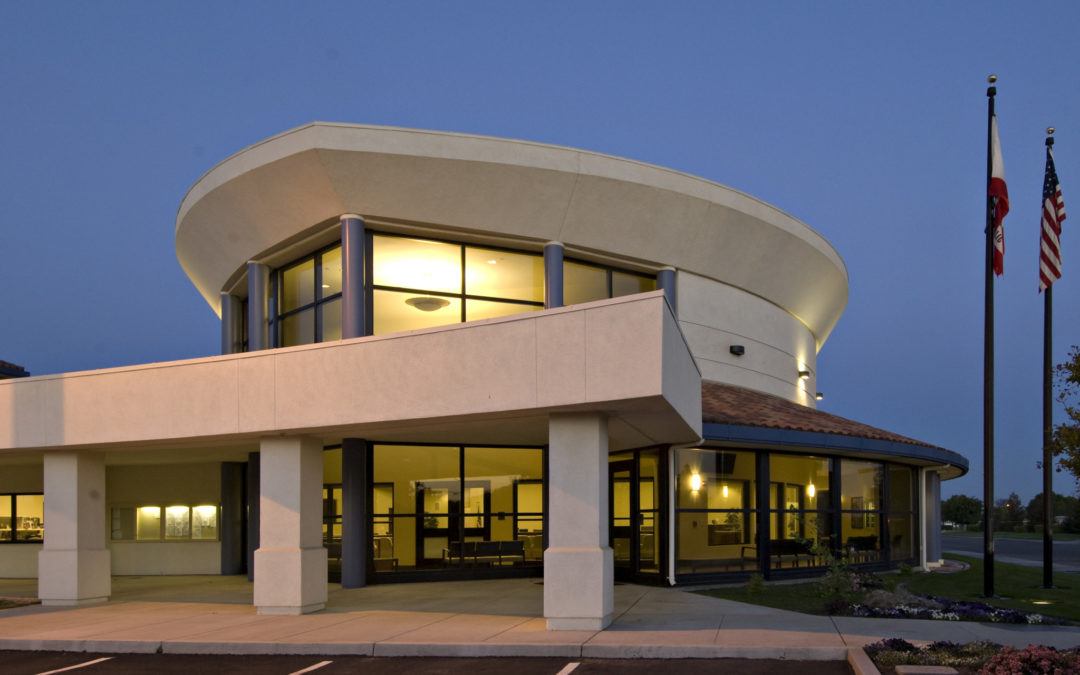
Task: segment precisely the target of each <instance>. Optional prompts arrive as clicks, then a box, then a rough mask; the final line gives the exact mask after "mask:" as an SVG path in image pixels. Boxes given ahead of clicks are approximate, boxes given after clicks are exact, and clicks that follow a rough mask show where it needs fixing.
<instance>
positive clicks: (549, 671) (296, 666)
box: [0, 651, 851, 675]
mask: <svg viewBox="0 0 1080 675" xmlns="http://www.w3.org/2000/svg"><path fill="white" fill-rule="evenodd" d="M659 669H663V670H664V671H665V675H680V674H682V673H740V675H764V674H766V673H769V674H771V673H798V674H799V675H848V674H849V673H850V672H851V670H850V669H849V668H848V665H847V664H846V663H845V662H842V661H771V660H749V659H711V660H706V659H672V660H663V661H656V660H649V659H627V660H623V659H578V660H574V659H541V658H520V659H517V658H514V659H511V658H486V659H466V658H378V657H368V656H342V657H318V656H216V655H215V656H210V655H207V656H199V655H181V654H88V653H82V652H12V651H0V672H3V673H4V674H5V675H45V674H46V673H48V674H49V675H60V674H61V673H63V674H64V675H121V674H123V675H136V674H138V675H144V674H145V673H154V674H155V675H168V674H170V673H183V674H184V675H204V674H206V675H216V674H218V673H221V674H225V673H244V674H245V675H247V674H249V673H250V674H254V675H263V674H266V675H302V674H306V673H312V675H316V674H317V675H333V674H335V673H337V674H340V673H364V675H369V674H371V675H383V674H389V673H410V674H412V673H416V674H418V675H444V674H445V675H449V674H451V673H453V674H455V675H456V674H460V673H469V674H470V675H472V674H473V673H475V674H477V675H488V674H491V675H495V674H496V673H498V674H502V673H508V672H509V673H514V675H571V673H572V674H573V675H601V674H604V675H616V674H619V675H622V674H623V673H641V674H642V675H644V674H645V673H654V672H656V671H657V670H659Z"/></svg>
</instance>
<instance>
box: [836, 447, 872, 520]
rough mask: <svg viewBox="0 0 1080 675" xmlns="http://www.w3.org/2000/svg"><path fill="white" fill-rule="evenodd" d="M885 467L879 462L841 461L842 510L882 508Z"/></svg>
mask: <svg viewBox="0 0 1080 675" xmlns="http://www.w3.org/2000/svg"><path fill="white" fill-rule="evenodd" d="M882 474H883V467H882V465H881V464H880V463H878V462H859V461H855V460H850V459H844V460H841V461H840V508H841V509H854V510H867V511H873V510H874V509H878V508H881V497H880V494H881V482H882V478H883V475H882Z"/></svg>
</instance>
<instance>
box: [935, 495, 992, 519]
mask: <svg viewBox="0 0 1080 675" xmlns="http://www.w3.org/2000/svg"><path fill="white" fill-rule="evenodd" d="M982 508H983V503H982V500H981V499H976V498H975V497H968V496H967V495H953V496H952V497H949V498H948V499H946V500H945V501H943V502H941V519H942V520H948V521H951V522H953V523H959V524H961V525H978V524H979V523H980V522H982Z"/></svg>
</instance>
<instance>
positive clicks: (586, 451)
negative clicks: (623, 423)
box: [544, 413, 615, 630]
mask: <svg viewBox="0 0 1080 675" xmlns="http://www.w3.org/2000/svg"><path fill="white" fill-rule="evenodd" d="M548 444H549V448H548V475H547V480H548V494H549V497H548V530H549V534H548V548H547V550H546V551H544V618H545V619H547V627H548V630H600V629H601V628H604V627H606V626H607V625H608V624H610V623H611V615H612V598H613V596H614V592H615V583H614V572H615V568H614V563H613V557H612V551H611V546H609V542H608V525H609V523H608V433H607V418H606V417H605V416H604V415H602V414H600V413H577V414H575V413H566V414H553V415H551V418H550V420H549V422H548Z"/></svg>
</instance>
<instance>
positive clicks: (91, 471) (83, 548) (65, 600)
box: [38, 452, 112, 605]
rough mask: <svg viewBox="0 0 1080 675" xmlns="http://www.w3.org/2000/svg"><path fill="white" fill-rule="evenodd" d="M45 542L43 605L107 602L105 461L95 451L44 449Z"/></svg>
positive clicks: (40, 576) (40, 592)
mask: <svg viewBox="0 0 1080 675" xmlns="http://www.w3.org/2000/svg"><path fill="white" fill-rule="evenodd" d="M44 478H45V527H46V531H45V543H44V545H43V546H42V549H41V551H40V552H39V553H38V597H39V598H41V604H43V605H82V604H88V603H92V602H104V601H105V600H108V599H109V594H110V593H111V592H112V576H111V569H110V560H109V549H108V548H106V546H105V530H106V528H105V462H104V459H103V457H102V455H101V454H99V453H95V452H63V453H45V475H44Z"/></svg>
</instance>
